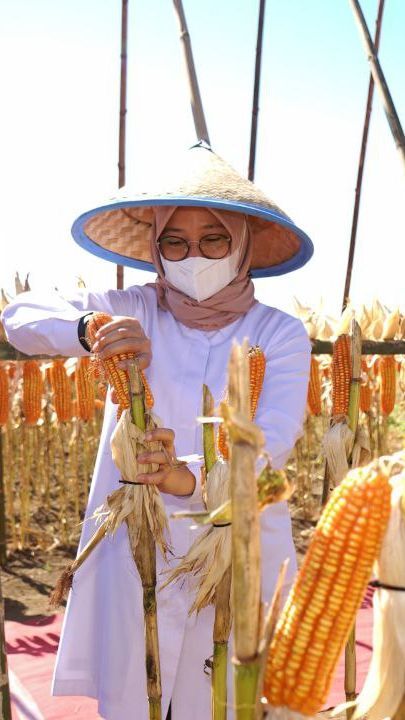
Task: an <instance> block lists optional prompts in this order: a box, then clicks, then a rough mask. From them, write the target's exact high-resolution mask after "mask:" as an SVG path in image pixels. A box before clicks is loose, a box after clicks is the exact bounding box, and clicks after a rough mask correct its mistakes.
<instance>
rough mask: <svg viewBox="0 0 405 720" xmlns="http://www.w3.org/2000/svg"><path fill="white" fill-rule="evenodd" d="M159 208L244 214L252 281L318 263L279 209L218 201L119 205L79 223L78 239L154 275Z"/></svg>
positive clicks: (173, 199)
mask: <svg viewBox="0 0 405 720" xmlns="http://www.w3.org/2000/svg"><path fill="white" fill-rule="evenodd" d="M157 205H170V206H183V207H184V206H188V207H190V206H191V207H205V208H210V207H211V208H214V209H216V210H225V211H230V212H238V213H242V214H244V215H246V216H247V217H248V221H249V226H250V229H251V235H252V238H253V260H252V266H251V275H252V277H254V278H260V277H270V276H276V275H283V274H285V273H289V272H292V271H293V270H297V269H298V268H300V267H302V266H303V265H305V264H306V263H307V262H308V260H310V258H311V257H312V254H313V251H314V248H313V244H312V242H311V240H310V239H309V237H308V236H307V235H306V233H304V232H303V230H301V229H300V228H299V227H297V226H296V225H295V224H294V223H293V222H292V221H291V220H290V219H289V218H288V217H287V216H286V215H284V214H283V213H281V212H278V209H275V208H268V207H263V206H259V205H256V204H254V203H249V202H241V201H233V200H229V199H226V200H225V199H215V198H212V197H209V198H207V197H198V196H191V197H184V196H181V195H179V196H174V195H171V196H169V197H168V196H166V197H163V198H162V197H161V196H160V197H151V196H148V197H145V196H142V197H138V198H133V199H131V200H129V199H118V200H114V201H112V202H110V203H108V204H106V205H102V206H100V207H96V208H94V209H92V210H90V211H88V212H86V213H84V214H83V215H80V216H79V217H78V218H77V220H75V222H74V224H73V226H72V235H73V238H74V239H75V241H76V242H77V243H78V244H79V245H80V246H81V247H82V248H84V249H85V250H88V251H89V252H91V253H92V254H94V255H96V256H97V257H100V258H103V259H105V260H109V261H110V262H113V263H116V264H119V265H125V266H127V267H133V268H138V269H141V270H149V271H152V272H153V271H154V270H155V268H154V266H153V264H152V261H151V260H152V259H151V255H150V235H151V229H150V228H151V222H152V218H153V208H154V207H156V206H157Z"/></svg>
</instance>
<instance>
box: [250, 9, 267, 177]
mask: <svg viewBox="0 0 405 720" xmlns="http://www.w3.org/2000/svg"><path fill="white" fill-rule="evenodd" d="M265 7H266V0H260V6H259V23H258V28H257V43H256V65H255V81H254V87H253V104H252V125H251V130H250V152H249V169H248V178H249V180H251V181H252V182H253V180H254V177H255V161H256V138H257V122H258V117H259V92H260V72H261V67H262V45H263V26H264V10H265Z"/></svg>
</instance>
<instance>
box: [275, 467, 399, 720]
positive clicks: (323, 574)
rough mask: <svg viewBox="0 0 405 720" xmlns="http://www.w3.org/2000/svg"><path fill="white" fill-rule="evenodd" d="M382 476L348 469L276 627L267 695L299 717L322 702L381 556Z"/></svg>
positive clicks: (386, 498)
mask: <svg viewBox="0 0 405 720" xmlns="http://www.w3.org/2000/svg"><path fill="white" fill-rule="evenodd" d="M390 495H391V488H390V484H389V475H388V472H387V471H386V470H384V469H383V468H382V467H379V466H378V464H376V463H374V464H373V463H371V464H370V465H368V466H366V467H362V468H357V469H356V470H352V471H351V472H350V473H349V474H348V475H347V476H346V478H345V479H344V480H343V481H342V482H341V484H340V485H339V486H338V487H337V488H336V490H335V491H334V493H333V495H332V497H331V499H330V500H329V502H328V504H327V505H326V507H325V509H324V511H323V513H322V516H321V518H320V520H319V523H318V525H317V528H316V530H315V533H314V536H313V538H312V541H311V544H310V547H309V550H308V552H307V555H306V557H305V560H304V563H303V566H302V568H301V570H300V572H299V574H298V577H297V580H296V582H295V584H294V586H293V588H292V590H291V592H290V594H289V596H288V599H287V602H286V605H285V607H284V610H283V612H282V614H281V616H280V619H279V622H278V624H277V628H276V632H275V635H274V638H273V640H272V643H271V646H270V652H269V656H268V661H267V667H266V673H265V684H264V690H265V692H264V694H265V696H266V697H267V699H268V702H269V703H270V704H271V705H272V706H274V707H287V708H289V709H290V710H295V711H299V712H301V713H303V714H304V715H312V714H314V713H316V712H319V710H320V709H321V707H322V705H323V703H324V702H325V700H326V697H327V693H328V690H329V687H330V684H331V681H332V677H333V672H334V669H335V666H336V664H337V662H338V659H339V655H340V652H341V650H342V648H343V645H344V643H345V640H346V638H347V637H348V634H349V632H350V629H351V627H352V624H353V621H354V619H355V616H356V612H357V609H358V608H359V606H360V603H361V600H362V597H363V595H364V592H365V589H366V586H367V583H368V581H369V578H370V574H371V571H372V566H373V562H374V560H375V559H376V557H377V556H378V552H379V548H380V546H381V542H382V539H383V536H384V532H385V528H386V526H387V523H388V519H389V513H390Z"/></svg>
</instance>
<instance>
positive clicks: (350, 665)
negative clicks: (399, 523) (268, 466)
mask: <svg viewBox="0 0 405 720" xmlns="http://www.w3.org/2000/svg"><path fill="white" fill-rule="evenodd" d="M351 356H352V379H351V382H350V398H349V410H348V425H349V428H350V430H351V431H352V432H353V436H354V437H355V436H356V431H357V425H358V421H359V400H360V375H361V329H360V325H359V324H358V322H356V320H353V321H352V327H351ZM348 461H349V465H350V467H353V465H352V460H351V458H350V457H349V458H348ZM356 670H357V668H356V624H354V625H353V627H352V629H351V631H350V635H349V637H348V639H347V643H346V646H345V694H346V702H352V701H353V700H355V699H356V675H357V672H356ZM354 711H355V708H354V707H349V708H347V710H346V718H347V720H350V718H351V717H352V716H353V715H354Z"/></svg>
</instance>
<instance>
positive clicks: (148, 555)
mask: <svg viewBox="0 0 405 720" xmlns="http://www.w3.org/2000/svg"><path fill="white" fill-rule="evenodd" d="M128 373H129V384H130V393H131V419H132V422H133V423H134V425H137V427H138V428H139V429H140V430H143V431H145V430H146V429H147V421H146V418H145V401H144V386H143V383H142V380H141V377H140V374H139V370H138V365H137V362H136V360H132V361H128ZM126 521H127V524H128V529H129V537H130V538H131V537H133V536H134V533H133V532H132V533H131V522H132V521H133V515H132V513H131V514H130V515H129V516H128V517H127V519H126ZM132 552H133V557H134V560H135V564H136V567H137V569H138V572H139V576H140V578H141V582H142V589H143V611H144V623H145V666H146V684H147V693H148V703H149V720H161V718H162V707H161V703H162V684H161V677H160V658H159V637H158V626H157V604H156V544H155V540H154V537H153V534H152V531H151V528H150V524H149V522H148V518H147V515H146V509H145V506H144V507H143V510H142V525H141V530H140V534H139V542H138V543H137V544H136V547H135V548H132Z"/></svg>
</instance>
